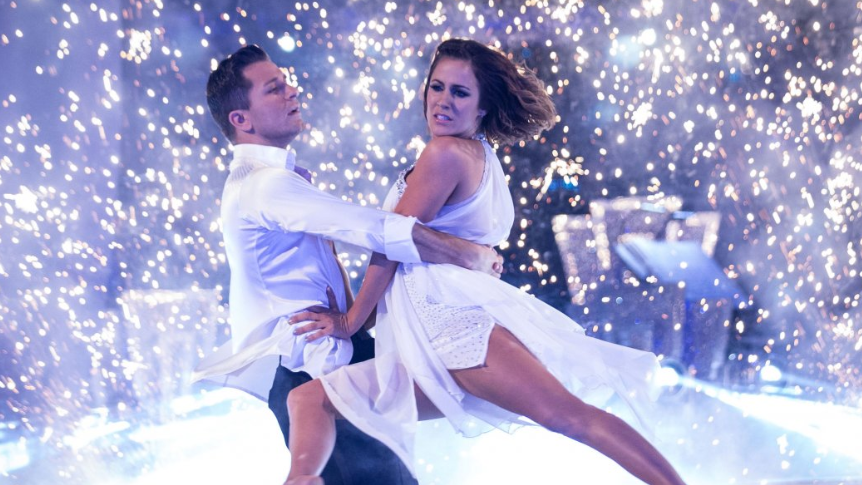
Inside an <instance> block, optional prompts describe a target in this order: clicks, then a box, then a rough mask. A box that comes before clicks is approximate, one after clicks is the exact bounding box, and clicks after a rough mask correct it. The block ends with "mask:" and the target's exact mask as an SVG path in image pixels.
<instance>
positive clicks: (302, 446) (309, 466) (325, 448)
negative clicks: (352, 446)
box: [285, 379, 443, 485]
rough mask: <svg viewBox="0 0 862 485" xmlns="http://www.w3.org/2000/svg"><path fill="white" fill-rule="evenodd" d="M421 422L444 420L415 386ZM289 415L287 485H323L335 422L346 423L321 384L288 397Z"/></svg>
mask: <svg viewBox="0 0 862 485" xmlns="http://www.w3.org/2000/svg"><path fill="white" fill-rule="evenodd" d="M414 391H415V393H416V408H417V411H418V414H419V419H420V420H426V419H435V418H441V417H443V414H442V413H441V412H440V411H439V410H438V409H437V407H436V406H434V404H433V403H432V402H431V400H429V399H428V398H427V397H426V396H425V394H424V393H423V392H422V391H420V390H419V388H418V387H415V386H414ZM287 409H288V413H289V414H290V423H291V425H290V437H289V440H290V473H289V474H288V476H287V481H285V485H318V484H323V480H321V479H320V478H319V477H318V476H319V475H320V473H321V472H322V471H323V467H324V466H326V462H327V460H329V457H330V456H331V455H332V450H333V448H334V447H335V420H336V419H343V418H342V416H341V415H340V414H339V413H338V410H336V409H335V406H333V405H332V401H330V400H329V397H327V395H326V391H324V390H323V384H321V383H320V381H319V380H317V379H314V380H313V381H310V382H307V383H305V384H303V385H301V386H298V387H297V388H296V389H294V390H292V391H290V394H288V396H287Z"/></svg>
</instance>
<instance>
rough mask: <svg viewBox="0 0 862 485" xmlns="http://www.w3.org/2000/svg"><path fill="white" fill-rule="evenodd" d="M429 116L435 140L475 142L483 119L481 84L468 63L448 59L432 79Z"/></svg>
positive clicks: (430, 80)
mask: <svg viewBox="0 0 862 485" xmlns="http://www.w3.org/2000/svg"><path fill="white" fill-rule="evenodd" d="M426 101H427V105H428V108H427V112H426V113H425V117H426V118H427V119H428V130H429V131H430V132H431V137H432V138H433V137H438V136H457V137H459V138H471V137H472V136H473V135H475V134H476V131H477V130H478V128H479V124H480V122H481V120H482V116H483V115H484V114H485V112H484V111H483V110H480V109H479V82H478V81H477V80H476V76H475V75H474V74H473V68H472V67H471V66H470V63H469V62H468V61H465V60H462V59H452V58H448V57H444V58H442V59H440V60H439V61H438V62H437V66H436V67H435V68H434V72H432V73H431V76H429V81H428V95H427V99H426Z"/></svg>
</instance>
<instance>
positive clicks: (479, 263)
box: [470, 246, 503, 278]
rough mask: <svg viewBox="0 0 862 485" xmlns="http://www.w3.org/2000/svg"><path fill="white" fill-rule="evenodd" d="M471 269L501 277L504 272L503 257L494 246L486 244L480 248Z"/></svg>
mask: <svg viewBox="0 0 862 485" xmlns="http://www.w3.org/2000/svg"><path fill="white" fill-rule="evenodd" d="M470 269H472V270H475V271H481V272H483V273H487V274H489V275H491V276H493V277H495V278H499V277H500V276H501V275H502V274H503V257H502V256H500V255H499V254H497V251H495V250H494V248H492V247H487V246H486V247H484V248H483V249H481V250H479V252H478V254H477V256H476V258H475V260H474V264H473V265H472V267H471V268H470Z"/></svg>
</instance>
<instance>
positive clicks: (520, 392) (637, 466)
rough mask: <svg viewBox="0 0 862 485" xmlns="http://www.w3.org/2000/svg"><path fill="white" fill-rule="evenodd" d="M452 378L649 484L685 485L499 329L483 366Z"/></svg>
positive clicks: (616, 421) (626, 429) (643, 443)
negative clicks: (608, 460) (595, 453)
mask: <svg viewBox="0 0 862 485" xmlns="http://www.w3.org/2000/svg"><path fill="white" fill-rule="evenodd" d="M451 373H452V376H453V377H454V378H455V381H456V382H458V384H459V385H460V386H461V387H462V388H463V389H464V390H465V391H467V392H469V393H471V394H473V395H474V396H477V397H480V398H482V399H485V400H487V401H490V402H492V403H494V404H496V405H498V406H500V407H502V408H504V409H506V410H508V411H511V412H514V413H517V414H520V415H522V416H526V417H528V418H530V419H532V420H533V421H535V422H536V423H538V424H540V425H541V426H544V427H545V428H547V429H549V430H551V431H555V432H558V433H561V434H563V435H565V436H567V437H569V438H572V439H574V440H576V441H579V442H581V443H583V444H585V445H587V446H590V447H591V448H594V449H595V450H597V451H599V452H600V453H602V454H604V455H605V456H607V457H609V458H611V459H612V460H614V461H615V462H617V463H618V464H620V465H621V466H622V467H623V468H625V469H626V470H628V471H629V472H630V473H631V474H633V475H634V476H636V477H638V478H640V479H641V480H643V481H644V482H646V483H648V484H651V485H680V484H684V482H683V481H682V479H681V478H680V476H679V475H678V474H677V473H676V471H675V470H674V469H673V467H672V466H671V465H670V463H668V461H667V460H666V459H665V458H664V457H663V456H662V455H661V453H659V452H658V450H656V449H655V448H654V447H653V446H652V445H651V444H650V443H649V442H648V441H647V440H646V439H644V438H643V437H642V436H641V435H640V434H638V432H637V431H635V430H634V429H633V428H632V427H631V426H629V425H628V424H626V422H625V421H623V420H621V419H620V418H618V417H616V416H614V415H612V414H610V413H607V412H605V411H603V410H601V409H599V408H596V407H594V406H591V405H589V404H586V403H584V402H583V401H581V400H580V399H578V398H577V397H575V396H573V395H572V394H571V393H569V392H568V390H566V388H565V387H564V386H563V385H562V384H561V383H560V382H559V381H558V380H557V379H556V378H555V377H554V376H553V375H551V373H550V372H548V371H547V369H545V368H544V367H543V366H542V365H541V363H540V362H539V361H538V360H537V359H536V358H535V357H534V356H533V354H531V353H530V352H529V351H528V350H527V348H526V347H524V345H523V344H522V343H521V342H520V341H518V339H517V338H515V336H514V335H512V334H511V333H510V332H509V331H508V330H506V329H504V328H503V327H500V326H499V325H498V326H496V327H494V330H493V331H492V333H491V340H490V343H489V345H488V356H487V359H486V361H485V366H484V367H474V368H471V369H461V370H453V371H451Z"/></svg>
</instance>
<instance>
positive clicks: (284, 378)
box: [269, 330, 418, 485]
mask: <svg viewBox="0 0 862 485" xmlns="http://www.w3.org/2000/svg"><path fill="white" fill-rule="evenodd" d="M352 340H353V359H352V360H351V361H350V363H351V364H353V363H356V362H362V361H364V360H368V359H370V358H372V357H374V339H372V338H371V337H370V336H369V335H368V334H367V333H366V332H365V331H364V330H362V331H360V332H358V333H357V334H356V335H354V336H353V338H352ZM310 380H311V376H309V375H308V374H306V373H305V372H293V371H291V370H289V369H288V368H286V367H282V366H278V370H276V372H275V379H274V380H273V383H272V389H270V391H269V409H271V410H272V412H273V414H275V418H276V419H277V420H278V425H279V427H281V433H282V434H283V435H284V444H285V446H287V445H288V437H289V433H290V419H289V418H288V415H287V394H288V393H289V392H290V390H291V389H293V388H294V387H296V386H299V385H301V384H304V383H306V382H308V381H310ZM335 429H336V432H337V433H338V434H337V437H336V439H335V449H334V450H333V452H332V457H331V458H330V459H329V461H328V462H327V463H326V467H325V468H324V469H323V473H322V474H321V476H322V477H323V480H324V481H325V482H326V485H418V482H417V481H416V479H414V478H413V477H411V476H410V472H409V471H408V470H407V468H406V467H405V466H404V463H402V462H401V460H400V459H399V458H398V457H397V456H395V453H392V450H390V449H389V448H387V447H386V445H384V444H383V443H381V442H380V441H377V440H376V439H374V438H372V437H370V436H368V435H367V434H365V433H363V432H362V431H359V430H358V429H357V428H356V427H355V426H353V425H352V424H351V423H350V422H349V421H347V420H345V419H339V420H336V422H335Z"/></svg>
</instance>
